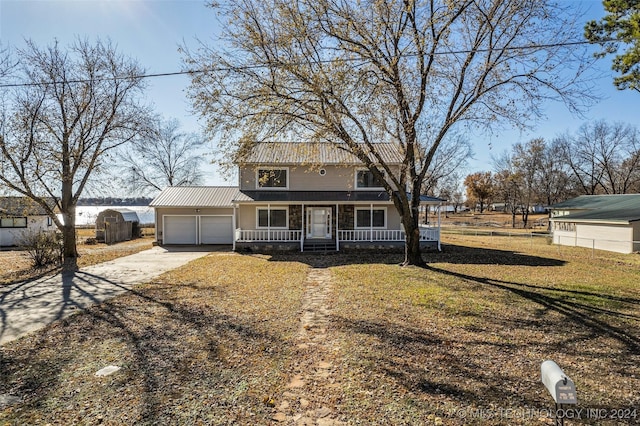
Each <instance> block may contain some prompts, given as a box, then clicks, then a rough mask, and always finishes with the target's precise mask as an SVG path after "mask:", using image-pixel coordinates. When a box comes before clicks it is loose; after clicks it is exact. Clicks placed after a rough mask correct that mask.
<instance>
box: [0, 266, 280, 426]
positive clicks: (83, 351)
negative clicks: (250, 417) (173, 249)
mask: <svg viewBox="0 0 640 426" xmlns="http://www.w3.org/2000/svg"><path fill="white" fill-rule="evenodd" d="M102 280H103V281H105V282H107V283H108V284H110V285H113V286H118V284H117V283H114V282H111V281H109V280H105V279H102ZM65 281H66V282H65V283H64V285H63V298H64V299H65V304H64V305H65V306H68V305H70V304H73V301H71V299H70V294H69V289H70V288H71V287H72V286H73V285H74V284H73V278H72V277H71V276H69V277H67V278H66V280H65ZM171 287H172V288H173V289H176V288H178V287H180V286H177V285H172V286H171ZM185 287H189V286H185ZM189 288H190V289H191V290H193V288H191V287H189ZM65 289H66V290H65ZM163 290H164V289H163V288H162V286H153V287H150V288H148V289H142V290H140V291H138V290H128V295H126V296H124V298H123V297H118V298H115V299H110V300H108V301H106V302H103V303H101V304H97V305H93V306H91V307H89V308H88V309H86V310H85V311H83V312H82V313H81V314H78V315H75V316H73V317H72V318H63V319H61V320H60V321H58V322H57V323H55V324H54V325H53V326H49V327H47V328H45V329H44V330H42V331H40V332H38V333H37V334H35V335H33V337H27V338H25V339H24V340H22V341H20V342H18V343H21V344H22V345H23V347H24V348H28V349H27V350H26V351H24V350H18V351H15V352H13V351H6V352H5V351H2V352H0V367H2V368H1V372H0V389H3V390H6V392H10V394H11V395H16V396H19V397H21V398H22V399H23V402H22V403H21V405H20V410H18V411H16V412H15V413H16V414H17V415H18V418H19V415H20V413H25V414H28V413H29V412H31V413H38V412H39V413H41V414H44V413H45V412H44V411H42V410H43V407H46V406H47V405H49V404H51V403H52V401H56V402H55V403H56V409H59V410H62V411H63V412H65V411H66V412H68V411H69V410H72V411H73V410H79V409H83V410H84V409H86V407H87V406H84V407H83V406H82V405H80V406H79V407H78V406H76V405H75V404H76V403H78V404H79V402H78V401H76V396H75V395H61V394H60V392H61V390H60V386H64V381H65V380H68V379H64V376H67V377H68V376H69V372H70V371H73V370H76V369H87V368H91V367H90V366H91V365H92V364H94V363H96V362H97V363H102V364H100V366H99V367H97V368H95V371H97V369H98V368H101V367H104V366H106V365H107V363H112V362H114V361H108V360H109V359H116V360H117V361H115V362H116V363H117V364H119V365H122V366H123V368H124V371H123V372H120V373H118V374H117V375H114V376H112V377H110V378H109V379H106V380H103V382H101V383H104V384H98V385H96V384H95V383H96V382H100V379H96V378H92V377H86V375H87V374H88V375H90V376H92V375H93V373H94V372H95V371H94V370H92V371H90V372H86V371H85V372H84V373H81V376H85V377H83V379H82V383H83V384H81V385H80V386H81V387H83V386H89V391H97V393H96V394H95V395H90V396H91V401H92V402H91V404H90V405H88V406H89V407H90V410H89V411H88V412H86V413H84V414H83V419H82V421H83V422H87V423H96V424H97V423H99V422H100V421H101V420H100V419H101V418H102V417H101V416H102V414H103V413H102V410H101V409H100V407H101V406H104V405H111V408H110V409H109V410H110V411H111V412H118V415H121V414H122V413H127V412H128V413H129V414H128V415H129V416H130V417H128V419H129V420H128V421H129V422H133V423H141V424H163V423H174V424H179V423H181V422H182V420H180V416H181V415H186V416H187V417H188V416H189V414H190V413H183V412H181V411H180V410H175V409H174V408H172V405H173V404H174V402H171V401H175V400H179V399H181V398H182V399H187V400H189V399H190V398H192V395H190V394H189V392H187V391H185V389H189V390H191V391H193V390H195V392H194V394H196V393H197V392H199V391H201V389H197V388H196V389H194V387H192V386H194V385H195V384H196V383H208V384H211V383H214V386H213V389H212V388H209V389H206V390H205V391H204V392H209V393H212V394H215V393H216V392H220V395H216V396H219V398H213V399H212V401H211V405H209V406H207V407H206V409H205V411H207V410H213V411H215V410H216V405H219V407H218V411H219V412H220V413H223V412H224V410H225V408H224V406H225V404H230V401H228V400H225V397H227V398H230V397H231V396H230V395H229V393H230V392H231V390H232V389H233V386H234V385H237V383H238V382H242V381H244V380H246V377H243V375H242V370H243V368H245V367H243V365H242V363H243V362H244V360H243V357H242V356H238V354H235V353H233V352H234V349H238V350H239V352H243V353H242V354H243V355H245V356H246V355H247V354H248V353H253V352H256V353H260V354H261V356H263V357H275V358H279V357H281V356H283V355H282V354H281V353H280V351H281V350H282V348H283V344H282V342H281V339H280V338H279V337H278V336H276V335H273V334H271V333H269V332H268V331H265V330H260V329H259V327H258V325H257V324H254V323H253V322H252V321H250V320H247V319H242V318H241V317H239V316H235V315H233V316H232V315H228V314H226V313H224V312H220V311H218V310H216V309H215V307H214V306H210V305H208V304H207V303H190V302H194V301H196V300H197V299H198V298H199V297H200V298H202V297H208V295H204V294H203V293H204V292H208V291H215V290H214V289H210V288H205V289H200V290H201V292H200V293H199V294H197V295H196V294H193V295H192V296H191V297H190V299H191V300H189V299H187V300H182V299H179V298H177V297H174V296H175V294H174V293H170V294H168V295H166V296H165V295H164V293H163ZM136 299H137V300H136ZM188 338H191V339H193V342H194V343H193V344H192V345H190V344H189V343H188V342H187V341H186V339H188ZM103 340H105V341H108V342H109V343H107V344H108V345H111V344H114V345H115V346H114V352H113V353H111V352H109V351H107V352H104V353H103V352H101V351H103V350H104V349H103V348H102V347H101V343H102V341H103ZM113 342H115V343H113ZM12 345H13V344H12ZM87 345H89V347H88V348H87ZM123 346H124V348H123ZM194 346H197V347H194ZM263 348H269V352H265V351H264V349H263ZM92 350H95V351H96V353H90V352H91V351H92ZM52 351H53V352H52ZM88 352H89V353H88ZM54 354H55V355H54ZM52 355H54V356H52ZM96 358H97V359H96ZM87 363H88V365H87ZM234 365H235V367H234ZM26 366H28V368H25V367H26ZM236 367H237V368H238V371H235V368H236ZM72 376H73V375H72ZM216 382H217V386H216V385H215V384H216ZM92 383H94V384H93V385H92ZM109 383H110V384H109ZM91 386H93V387H91ZM127 386H132V387H131V388H127ZM118 387H121V390H126V391H127V392H129V391H130V390H131V389H133V390H134V391H136V392H139V393H137V394H133V395H132V394H130V393H127V395H126V397H128V398H130V399H132V400H133V401H136V403H135V404H133V405H130V406H128V405H127V403H126V398H125V400H122V399H118V397H119V396H121V392H120V390H115V389H117V388H118ZM63 389H64V388H63ZM114 390H115V392H116V395H115V396H112V397H113V398H115V400H111V401H108V400H109V396H108V395H109V392H112V391H114ZM3 392H4V391H3ZM84 392H87V391H86V390H85V391H84ZM102 392H104V393H102ZM0 393H2V392H0ZM84 396H85V397H86V395H84ZM199 396H200V397H203V396H202V395H199ZM193 398H195V396H194V397H193ZM241 398H250V396H246V395H245V396H243V397H241ZM253 398H256V399H258V398H259V396H258V395H256V396H255V397H253ZM80 401H82V400H81V399H80ZM123 401H124V402H123ZM83 402H87V401H86V399H85V400H84V401H83ZM123 403H124V404H125V406H123V405H122V404H123ZM130 404H131V403H130ZM168 404H169V405H168ZM176 404H177V403H176ZM61 405H62V406H61ZM66 405H68V406H69V407H73V409H71V408H66V409H65V408H64V406H66ZM251 405H253V406H254V407H255V406H257V407H260V406H261V405H262V406H264V404H261V403H260V402H255V401H254V402H252V404H251ZM2 408H4V407H1V406H0V417H1V414H2ZM264 409H265V410H266V411H269V412H270V409H269V407H264ZM47 411H48V410H47ZM58 414H59V413H58ZM76 414H77V413H76ZM257 414H258V416H259V415H260V414H263V413H260V412H259V409H258V412H257ZM52 415H53V416H54V419H55V416H56V413H55V412H54V413H52ZM66 415H68V413H66ZM264 415H265V416H266V415H267V414H264ZM46 416H47V415H46V414H44V416H43V417H45V418H46ZM125 418H126V417H125ZM257 418H259V417H257ZM118 419H119V417H116V418H115V419H114V420H113V421H115V422H116V423H118V422H119V420H118ZM49 420H51V418H49ZM56 420H57V419H56ZM67 420H69V419H67ZM215 423H216V422H215V421H213V424H215Z"/></svg>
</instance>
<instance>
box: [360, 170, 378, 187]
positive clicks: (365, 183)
mask: <svg viewBox="0 0 640 426" xmlns="http://www.w3.org/2000/svg"><path fill="white" fill-rule="evenodd" d="M356 188H365V189H366V188H375V189H380V188H383V186H382V182H380V180H379V179H376V177H375V176H374V175H373V173H371V170H358V171H357V172H356Z"/></svg>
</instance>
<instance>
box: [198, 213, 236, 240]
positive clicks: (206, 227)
mask: <svg viewBox="0 0 640 426" xmlns="http://www.w3.org/2000/svg"><path fill="white" fill-rule="evenodd" d="M232 243H233V222H232V218H231V217H230V216H201V217H200V244H232Z"/></svg>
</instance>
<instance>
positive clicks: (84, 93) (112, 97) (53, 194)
mask: <svg viewBox="0 0 640 426" xmlns="http://www.w3.org/2000/svg"><path fill="white" fill-rule="evenodd" d="M16 55H17V59H18V62H19V64H20V65H19V67H18V68H17V69H16V71H15V73H14V74H13V77H14V78H15V79H16V80H17V81H21V82H22V83H21V84H19V85H17V87H14V88H12V89H11V90H10V91H7V92H6V93H5V95H6V96H5V97H6V99H7V103H6V105H5V110H4V111H3V117H4V118H3V121H2V132H1V135H2V137H0V150H1V151H0V152H1V153H2V157H1V158H0V181H2V182H3V183H4V184H5V185H6V186H7V187H8V188H10V189H11V190H12V191H14V192H16V193H19V194H21V195H23V196H26V197H28V198H30V199H32V200H34V201H35V202H37V203H38V204H39V205H41V206H42V207H43V208H44V209H46V211H47V212H48V214H49V216H50V217H51V219H52V220H53V222H54V223H55V224H56V226H57V227H58V229H59V230H60V231H61V232H62V236H63V246H64V253H63V256H64V266H65V268H67V269H76V268H77V250H76V232H75V212H76V205H77V202H78V199H79V197H80V195H81V194H82V192H83V190H84V189H85V186H86V185H87V182H88V180H89V178H90V176H91V175H92V174H97V173H100V172H102V171H104V170H107V169H108V168H109V167H111V166H112V165H111V164H110V163H109V160H110V158H109V156H108V152H109V151H110V150H112V149H113V148H115V147H117V146H119V145H122V144H124V143H126V142H129V141H131V140H133V139H135V138H136V137H137V136H138V134H139V131H138V129H139V128H140V125H141V123H142V122H143V121H144V119H145V117H146V110H145V108H143V107H141V106H140V105H139V104H137V102H136V99H137V95H139V94H140V93H141V90H142V89H143V81H142V79H141V77H140V75H142V74H143V70H142V68H140V66H139V65H138V64H137V63H136V62H135V61H133V60H132V59H130V58H127V57H124V56H122V55H120V54H119V53H117V52H116V50H115V47H114V46H112V45H111V43H109V42H106V43H105V42H101V41H97V42H96V43H95V44H91V43H89V41H87V40H77V41H76V42H75V43H73V44H72V45H71V46H70V47H68V48H67V49H63V48H61V47H60V46H59V45H58V43H57V42H56V43H54V44H53V45H51V46H48V47H44V48H41V47H38V46H37V45H36V44H35V43H33V42H32V41H28V42H27V45H26V47H25V48H24V49H22V50H17V51H16ZM58 212H59V213H61V215H62V219H60V218H59V217H58V216H57V214H56V213H58Z"/></svg>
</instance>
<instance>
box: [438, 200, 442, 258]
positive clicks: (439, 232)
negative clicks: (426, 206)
mask: <svg viewBox="0 0 640 426" xmlns="http://www.w3.org/2000/svg"><path fill="white" fill-rule="evenodd" d="M441 209H442V204H438V251H442V248H441V247H440V234H441V231H440V214H441Z"/></svg>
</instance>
